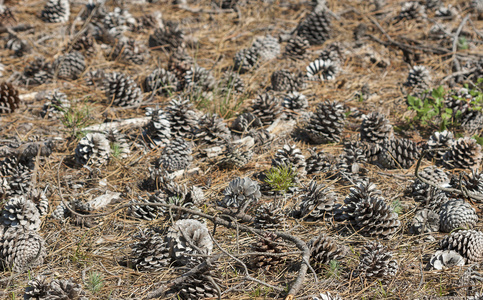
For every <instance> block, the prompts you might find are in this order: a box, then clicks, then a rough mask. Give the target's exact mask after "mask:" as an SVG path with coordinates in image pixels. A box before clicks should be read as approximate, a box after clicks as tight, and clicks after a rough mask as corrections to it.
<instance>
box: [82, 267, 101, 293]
mask: <svg viewBox="0 0 483 300" xmlns="http://www.w3.org/2000/svg"><path fill="white" fill-rule="evenodd" d="M86 285H87V288H88V289H89V290H90V291H91V292H92V293H94V294H95V293H97V292H99V291H100V290H101V289H102V287H103V286H104V275H102V274H101V273H99V272H90V273H89V277H88V278H87V284H86Z"/></svg>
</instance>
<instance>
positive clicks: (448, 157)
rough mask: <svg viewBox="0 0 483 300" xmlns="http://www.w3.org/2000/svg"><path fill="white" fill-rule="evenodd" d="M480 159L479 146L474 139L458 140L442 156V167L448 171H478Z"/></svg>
mask: <svg viewBox="0 0 483 300" xmlns="http://www.w3.org/2000/svg"><path fill="white" fill-rule="evenodd" d="M482 157H483V155H482V153H481V146H480V145H479V144H478V143H477V142H476V140H475V139H473V138H469V137H464V138H459V139H457V140H456V141H455V142H454V143H453V145H451V148H450V150H448V151H447V152H446V153H445V154H444V156H443V165H444V167H445V168H448V169H479V167H480V164H481V159H482Z"/></svg>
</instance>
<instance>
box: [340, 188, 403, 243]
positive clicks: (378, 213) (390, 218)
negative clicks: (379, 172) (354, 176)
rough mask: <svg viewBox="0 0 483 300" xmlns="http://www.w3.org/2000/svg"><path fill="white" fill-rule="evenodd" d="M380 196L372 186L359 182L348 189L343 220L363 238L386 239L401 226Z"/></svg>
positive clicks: (343, 209)
mask: <svg viewBox="0 0 483 300" xmlns="http://www.w3.org/2000/svg"><path fill="white" fill-rule="evenodd" d="M380 194H381V192H380V191H379V190H376V186H375V185H374V184H372V183H369V182H360V183H358V185H357V186H356V187H354V188H351V189H350V194H349V196H347V198H346V199H345V200H344V203H345V205H344V206H343V208H342V211H343V216H344V218H345V219H346V220H348V221H349V222H350V224H351V225H352V227H353V228H354V229H355V230H357V231H358V232H359V233H360V234H362V235H364V236H378V237H381V238H387V237H389V236H391V235H393V234H394V233H396V231H397V230H398V228H399V226H400V225H401V222H399V220H398V215H397V214H396V213H394V212H393V211H392V208H391V207H390V206H389V205H388V204H387V203H386V201H385V200H384V198H382V197H380V196H379V195H380Z"/></svg>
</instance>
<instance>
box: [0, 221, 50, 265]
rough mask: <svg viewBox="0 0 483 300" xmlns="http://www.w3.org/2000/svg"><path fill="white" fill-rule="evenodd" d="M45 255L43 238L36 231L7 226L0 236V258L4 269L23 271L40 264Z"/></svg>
mask: <svg viewBox="0 0 483 300" xmlns="http://www.w3.org/2000/svg"><path fill="white" fill-rule="evenodd" d="M45 256H46V251H45V242H44V239H43V238H42V237H41V236H40V235H39V234H38V233H37V232H36V231H32V230H25V229H23V228H19V227H9V228H8V229H6V230H5V232H3V235H2V236H1V237H0V260H1V261H2V263H3V267H4V268H5V269H11V270H12V271H14V272H23V271H26V270H28V269H30V268H32V267H36V266H39V265H41V264H42V263H43V262H44V258H45Z"/></svg>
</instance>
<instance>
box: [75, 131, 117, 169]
mask: <svg viewBox="0 0 483 300" xmlns="http://www.w3.org/2000/svg"><path fill="white" fill-rule="evenodd" d="M110 154H111V146H110V145H109V140H108V139H107V138H106V136H105V135H104V134H101V133H88V134H87V135H86V136H85V137H83V138H82V139H81V140H80V141H79V143H78V144H77V147H76V148H75V160H76V162H77V163H79V164H81V165H89V166H96V167H98V166H101V165H104V164H105V163H107V161H108V160H109V157H110Z"/></svg>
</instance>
